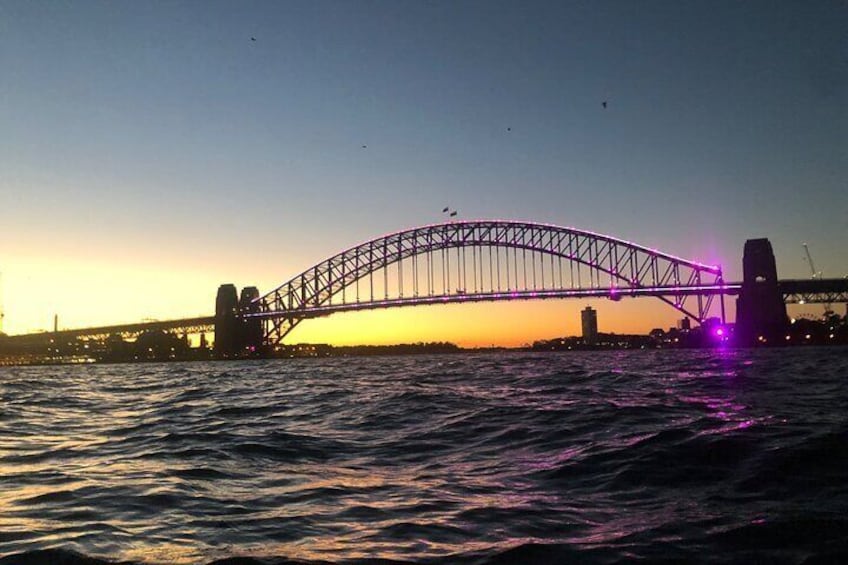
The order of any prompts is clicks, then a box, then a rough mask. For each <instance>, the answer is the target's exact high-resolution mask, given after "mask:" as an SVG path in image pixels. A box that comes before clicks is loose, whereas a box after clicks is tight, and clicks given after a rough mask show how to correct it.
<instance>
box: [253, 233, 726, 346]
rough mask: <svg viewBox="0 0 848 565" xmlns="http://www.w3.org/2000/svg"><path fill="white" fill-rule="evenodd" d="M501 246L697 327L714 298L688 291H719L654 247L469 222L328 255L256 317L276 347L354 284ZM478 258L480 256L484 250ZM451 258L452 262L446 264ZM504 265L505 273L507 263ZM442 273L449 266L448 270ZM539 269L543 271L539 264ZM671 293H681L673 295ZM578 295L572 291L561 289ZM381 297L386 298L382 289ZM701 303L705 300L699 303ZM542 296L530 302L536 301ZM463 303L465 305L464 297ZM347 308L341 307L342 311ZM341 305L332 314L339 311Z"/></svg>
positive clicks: (702, 268) (714, 279) (704, 274)
mask: <svg viewBox="0 0 848 565" xmlns="http://www.w3.org/2000/svg"><path fill="white" fill-rule="evenodd" d="M487 247H488V248H505V249H515V250H526V251H531V252H537V253H540V254H543V255H550V256H552V257H559V258H562V259H565V260H567V261H569V262H571V263H572V264H578V265H583V266H585V267H588V268H589V276H590V280H591V278H592V276H593V275H594V278H595V281H596V283H597V284H598V285H600V280H601V277H604V278H605V279H606V278H607V277H608V278H609V285H608V287H607V288H608V290H609V291H610V292H611V293H612V294H615V293H621V295H622V296H624V295H626V291H627V290H628V289H646V288H647V289H651V288H657V289H663V290H662V292H661V293H660V294H658V296H659V297H660V298H661V299H662V300H664V301H665V302H667V303H668V304H671V305H672V306H674V307H675V308H677V309H678V310H679V311H681V312H682V313H683V314H685V315H687V316H689V317H692V318H694V319H696V320H698V321H702V320H703V318H704V315H705V312H708V311H709V307H710V305H711V302H712V299H713V297H714V294H711V293H706V292H705V293H703V294H697V295H696V296H697V297H698V312H697V313H693V312H692V311H690V310H688V309H687V308H685V306H684V302H685V301H686V299H687V297H689V296H692V293H690V292H687V289H690V288H697V287H701V286H703V285H712V286H714V285H721V284H722V274H721V269H720V268H719V267H715V266H710V265H704V264H702V263H698V262H694V261H689V260H686V259H682V258H680V257H675V256H673V255H669V254H666V253H662V252H659V251H657V250H655V249H648V248H646V247H643V246H640V245H637V244H634V243H632V242H628V241H624V240H620V239H617V238H613V237H610V236H606V235H601V234H596V233H592V232H587V231H583V230H577V229H574V228H565V227H559V226H553V225H544V224H535V223H527V222H511V221H473V222H450V223H444V224H435V225H430V226H425V227H420V228H414V229H410V230H404V231H401V232H396V233H393V234H389V235H386V236H383V237H379V238H376V239H373V240H370V241H367V242H365V243H362V244H359V245H357V246H354V247H352V248H350V249H347V250H345V251H342V252H341V253H339V254H337V255H334V256H333V257H330V258H329V259H326V260H324V261H322V262H320V263H318V264H316V265H315V266H314V267H312V268H310V269H307V270H306V271H304V272H303V273H301V274H300V275H297V276H295V277H294V278H292V279H291V280H289V281H288V282H286V283H284V284H282V285H280V286H279V287H277V288H276V289H274V290H273V291H271V292H269V293H268V294H266V295H264V296H262V297H260V298H259V299H258V302H259V303H260V309H259V310H260V311H259V313H258V314H256V315H257V316H260V317H262V318H265V319H266V320H269V323H268V324H266V334H267V335H266V336H267V337H269V338H270V339H272V340H274V339H276V340H277V341H278V340H280V339H282V337H283V336H285V334H287V333H288V332H289V331H291V330H292V329H293V328H294V327H295V326H296V325H297V323H298V322H299V321H300V320H301V319H303V318H308V317H313V316H315V315H317V314H318V313H319V312H326V311H327V310H328V309H327V306H328V304H330V303H331V301H332V298H333V297H334V296H337V295H339V294H342V295H344V291H345V289H346V288H348V287H349V286H350V285H352V284H354V283H356V282H357V281H359V280H363V279H365V278H366V277H368V276H370V275H373V273H375V272H378V271H380V270H384V269H387V268H388V267H389V266H390V265H392V264H395V263H399V262H402V261H404V260H406V259H409V258H411V257H413V256H416V255H423V254H425V253H433V252H435V251H441V250H447V249H453V248H481V249H482V248H487ZM481 252H482V251H481ZM447 260H449V256H448V258H447ZM506 267H507V269H508V268H509V260H508V258H507V261H506ZM446 268H447V267H446ZM542 268H544V265H542ZM674 289H679V292H677V293H675V292H674ZM558 290H561V291H563V296H566V295H568V294H567V293H566V292H565V291H569V290H579V289H577V288H574V286H573V284H572V286H569V287H567V288H561V289H558ZM386 292H388V290H387V288H386ZM475 296H477V297H478V299H480V300H502V299H509V297H503V296H502V295H501V294H498V293H489V294H485V293H481V294H479V295H475ZM702 296H703V297H706V302H705V303H704V302H703V301H702V300H701V297H702ZM539 297H540V296H527V298H539ZM432 298H433V296H428V297H426V300H425V298H424V297H415V298H413V299H409V300H403V301H400V302H399V301H396V300H389V296H388V294H387V295H386V296H385V299H383V300H376V299H373V298H372V299H371V300H368V301H366V302H365V303H364V304H363V303H358V305H357V308H358V309H364V308H368V307H371V308H385V307H389V306H395V305H413V304H424V303H430V301H431V299H432ZM441 298H443V299H444V300H443V301H444V302H458V301H461V299H459V298H457V297H456V296H454V295H444V296H441ZM466 300H467V299H466ZM345 304H347V302H346V301H343V304H342V306H344V305H345ZM341 309H342V307H339V308H338V309H337V311H340V310H341Z"/></svg>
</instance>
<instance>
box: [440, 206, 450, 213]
mask: <svg viewBox="0 0 848 565" xmlns="http://www.w3.org/2000/svg"><path fill="white" fill-rule="evenodd" d="M448 210H450V207H448V206H445V207H444V208H442V214H445V213H447V211H448Z"/></svg>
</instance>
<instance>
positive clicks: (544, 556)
mask: <svg viewBox="0 0 848 565" xmlns="http://www.w3.org/2000/svg"><path fill="white" fill-rule="evenodd" d="M0 556H2V557H0V564H2V565H9V564H13V563H14V564H26V563H54V562H55V563H59V562H61V563H66V564H72V563H88V564H93V563H99V562H100V561H99V560H101V559H102V560H108V561H121V562H129V563H138V564H166V563H168V564H170V563H177V564H182V563H191V564H194V563H198V564H201V563H203V564H206V563H210V562H215V561H222V560H228V559H229V560H228V561H227V562H228V563H239V562H244V563H259V562H264V563H283V562H285V563H288V562H291V561H289V560H292V561H295V562H306V563H312V562H320V563H368V562H372V561H373V560H376V559H384V560H386V561H385V562H395V561H397V562H402V563H481V564H484V563H485V564H494V563H570V562H588V563H618V562H631V561H633V560H637V559H646V560H650V561H657V560H667V561H668V562H680V561H685V562H705V563H713V562H714V563H727V562H737V563H753V562H760V563H831V562H833V563H836V562H846V561H848V350H846V349H844V348H824V349H817V348H795V349H785V350H690V351H668V350H664V351H633V352H627V351H621V352H581V353H552V354H529V353H501V354H452V355H440V356H405V357H372V358H329V359H315V360H290V361H251V362H228V363H187V364H134V365H133V364H131V365H99V366H61V367H6V368H0ZM232 558H238V559H232ZM255 560H256V561H255ZM258 560H261V561H258Z"/></svg>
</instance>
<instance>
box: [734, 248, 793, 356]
mask: <svg viewBox="0 0 848 565" xmlns="http://www.w3.org/2000/svg"><path fill="white" fill-rule="evenodd" d="M788 325H789V324H788V320H787V317H786V304H784V302H783V295H781V293H780V289H779V288H778V283H777V265H776V264H775V260H774V252H773V251H772V248H771V243H770V242H769V240H768V239H765V238H763V239H749V240H748V241H746V242H745V252H744V255H743V258H742V292H741V293H740V295H739V298H737V299H736V338H737V341H738V342H739V344H740V345H746V346H750V345H756V344H758V343H763V342H765V343H766V344H768V345H778V344H783V343H784V336H785V335H786V329H787V327H788Z"/></svg>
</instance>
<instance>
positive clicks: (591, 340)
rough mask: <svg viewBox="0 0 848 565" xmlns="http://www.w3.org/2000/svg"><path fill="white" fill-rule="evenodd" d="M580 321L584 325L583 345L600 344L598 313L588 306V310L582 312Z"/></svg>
mask: <svg viewBox="0 0 848 565" xmlns="http://www.w3.org/2000/svg"><path fill="white" fill-rule="evenodd" d="M580 321H581V322H582V325H583V343H585V344H586V345H595V344H596V343H598V313H597V312H596V311H595V310H594V309H593V308H592V307H591V306H586V309H585V310H583V311H582V312H580Z"/></svg>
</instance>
